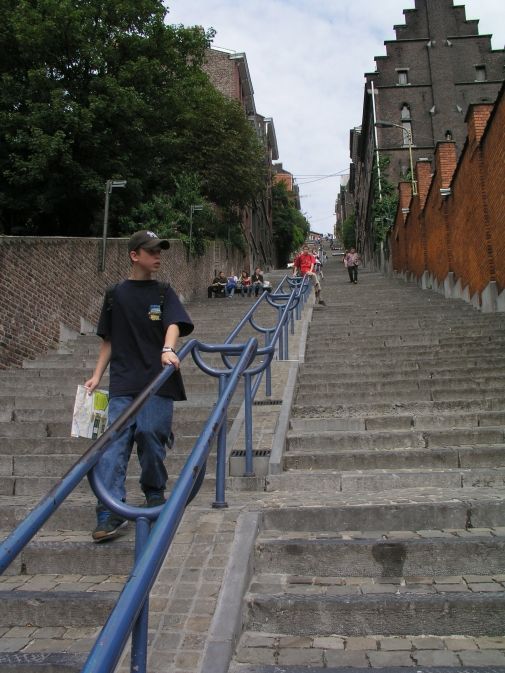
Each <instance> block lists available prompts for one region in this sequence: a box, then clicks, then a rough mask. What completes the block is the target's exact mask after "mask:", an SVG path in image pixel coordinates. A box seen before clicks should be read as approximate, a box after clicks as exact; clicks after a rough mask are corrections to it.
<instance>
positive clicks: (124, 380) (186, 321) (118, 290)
mask: <svg viewBox="0 0 505 673" xmlns="http://www.w3.org/2000/svg"><path fill="white" fill-rule="evenodd" d="M162 294H164V300H163V302H161V296H162ZM161 303H163V307H162V306H161ZM174 324H177V325H178V326H179V330H180V334H181V336H186V335H187V334H190V333H191V332H192V331H193V328H194V326H193V322H192V321H191V318H190V317H189V315H188V313H187V312H186V309H185V308H184V306H183V305H182V304H181V302H180V301H179V298H178V297H177V295H176V294H175V292H174V291H173V289H172V288H171V287H167V288H166V290H165V292H163V285H161V284H160V283H158V281H157V280H125V281H123V282H122V283H118V284H117V285H116V286H115V287H114V288H113V290H112V301H110V302H108V301H107V299H105V301H104V304H103V307H102V312H101V314H100V320H99V322H98V328H97V334H98V336H100V337H102V338H103V339H107V340H108V341H110V342H111V360H110V385H109V395H110V397H120V396H122V395H138V393H140V391H141V390H143V389H144V388H145V387H146V385H148V384H149V383H151V381H152V380H153V379H154V378H155V376H157V375H158V374H159V373H160V372H161V371H162V369H163V367H162V365H161V349H162V348H163V345H164V342H165V333H166V331H167V328H168V327H169V325H174ZM157 394H158V395H162V396H163V397H171V398H173V399H174V400H185V399H186V393H185V391H184V385H183V382H182V377H181V375H180V373H179V372H175V373H174V374H172V376H171V377H170V378H169V379H168V381H167V382H166V383H165V384H164V385H163V386H162V387H161V388H160V390H159V391H158V393H157Z"/></svg>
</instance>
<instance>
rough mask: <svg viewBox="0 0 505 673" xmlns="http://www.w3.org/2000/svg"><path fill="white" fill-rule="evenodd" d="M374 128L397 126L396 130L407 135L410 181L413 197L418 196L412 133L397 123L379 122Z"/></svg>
mask: <svg viewBox="0 0 505 673" xmlns="http://www.w3.org/2000/svg"><path fill="white" fill-rule="evenodd" d="M374 126H376V127H378V128H380V129H387V128H392V127H394V126H396V128H398V129H401V130H402V131H403V132H404V133H406V134H407V142H408V146H409V160H410V181H411V183H412V194H413V196H416V195H417V180H416V179H415V176H414V162H413V160H412V132H411V130H410V129H408V128H406V127H405V126H402V125H401V124H396V123H395V122H385V121H379V120H377V121H376V122H375V124H374Z"/></svg>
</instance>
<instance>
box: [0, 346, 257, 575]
mask: <svg viewBox="0 0 505 673" xmlns="http://www.w3.org/2000/svg"><path fill="white" fill-rule="evenodd" d="M243 348H244V346H243V344H235V345H232V344H222V345H219V344H218V345H210V344H203V343H201V342H199V341H197V340H196V339H191V340H190V341H188V342H187V343H186V344H184V346H183V347H182V348H181V349H180V351H179V352H178V357H179V360H180V361H182V360H184V358H185V357H186V356H187V355H188V354H189V353H191V354H192V355H193V359H195V358H194V353H195V352H197V351H198V350H205V351H206V352H215V353H218V352H222V351H226V352H227V353H228V354H241V353H242V351H243ZM174 371H175V368H174V367H173V365H170V366H168V367H166V368H165V369H164V370H163V371H162V372H160V374H159V375H158V376H157V377H156V378H155V379H154V380H153V381H152V382H151V383H150V384H149V385H148V386H146V387H145V388H144V390H143V391H142V392H141V393H140V394H139V395H138V396H137V397H136V398H135V399H134V400H133V402H132V403H131V405H130V406H129V407H128V408H127V409H126V410H125V411H124V412H123V413H122V414H121V415H120V416H119V417H118V418H117V419H116V420H115V421H114V423H112V424H111V425H110V426H109V428H107V430H106V431H105V432H104V433H103V435H101V436H100V437H99V438H98V439H97V440H96V441H95V442H93V444H92V445H91V446H90V447H89V449H88V450H87V451H86V452H85V453H84V454H83V455H82V456H81V457H80V458H79V459H78V460H77V462H76V463H75V464H74V465H73V466H72V467H71V468H70V469H69V470H68V472H66V474H65V475H64V476H63V477H62V478H61V480H60V481H59V482H58V483H57V484H56V485H55V486H53V488H52V489H51V490H50V491H49V493H48V494H47V495H46V496H45V497H44V498H42V500H41V501H40V502H39V503H38V505H36V507H35V508H34V509H33V510H32V511H31V512H30V513H29V514H28V516H27V517H26V518H25V519H24V520H23V521H22V522H21V523H20V524H19V525H18V526H17V527H16V528H15V529H14V531H12V533H11V534H10V535H9V536H8V537H7V538H6V539H5V540H4V541H3V542H2V543H1V544H0V574H1V573H2V572H4V570H5V569H6V568H7V567H8V566H9V565H10V563H12V561H13V560H14V559H15V558H16V556H17V555H18V554H19V552H20V551H21V550H22V549H23V547H24V546H25V545H26V544H28V542H30V540H31V539H32V538H33V537H34V536H35V535H36V533H37V532H38V531H39V530H40V528H42V526H43V525H44V523H45V522H46V521H47V520H48V519H49V517H50V516H52V514H54V512H55V511H56V510H57V509H58V507H59V506H60V505H61V504H62V503H63V501H64V500H65V499H66V498H67V496H68V495H69V494H70V493H71V492H72V491H73V490H74V489H75V488H76V486H78V485H79V484H80V482H81V481H82V479H83V478H84V477H85V476H86V475H87V474H89V472H90V470H91V469H92V468H93V467H94V466H95V465H96V463H97V462H98V460H99V458H100V456H101V455H102V454H103V452H104V451H105V449H106V448H107V446H108V445H109V443H110V442H111V441H112V440H113V439H114V438H115V437H116V436H117V434H118V433H120V432H121V430H122V429H123V427H124V426H125V424H126V423H127V421H128V420H129V419H130V418H131V417H132V416H134V415H135V414H136V413H137V411H138V410H139V409H140V407H141V406H142V405H143V404H144V403H145V401H146V400H147V399H148V398H149V397H151V395H154V394H155V393H156V392H157V391H158V390H159V388H160V387H161V386H162V385H163V384H164V383H165V382H166V381H167V379H169V378H170V376H171V375H172V374H173V373H174ZM228 373H230V372H228ZM106 500H107V501H108V500H109V496H108V495H107V494H104V501H106ZM106 504H107V503H106ZM114 509H115V510H116V511H117V513H118V514H120V515H121V516H124V517H125V518H135V516H130V515H129V514H130V511H131V510H133V509H135V510H140V508H129V507H128V506H127V505H125V504H124V503H118V505H117V506H114ZM145 511H146V510H143V513H145ZM152 511H153V512H154V511H155V512H156V515H157V513H158V512H159V508H157V509H156V510H152ZM136 513H137V512H135V513H134V514H136ZM151 518H156V516H152V517H151Z"/></svg>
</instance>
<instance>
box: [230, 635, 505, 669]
mask: <svg viewBox="0 0 505 673" xmlns="http://www.w3.org/2000/svg"><path fill="white" fill-rule="evenodd" d="M414 666H415V667H416V668H414ZM420 667H422V668H420ZM504 667H505V642H504V638H503V637H496V638H486V637H478V636H477V637H473V636H462V635H444V636H432V635H428V636H416V635H412V634H409V635H405V636H384V635H377V634H375V635H370V636H345V635H341V634H333V635H331V636H324V635H321V634H317V635H307V636H293V635H289V634H285V633H261V632H260V633H258V632H254V631H246V632H245V633H243V635H242V637H241V639H240V643H239V646H238V648H237V654H236V660H235V661H234V662H233V663H232V665H231V667H230V669H229V672H230V673H302V671H312V673H323V672H324V673H365V671H367V672H368V673H369V672H370V670H371V669H377V670H381V671H387V672H388V673H408V672H409V671H410V672H412V671H414V670H417V671H420V672H422V673H503V670H504Z"/></svg>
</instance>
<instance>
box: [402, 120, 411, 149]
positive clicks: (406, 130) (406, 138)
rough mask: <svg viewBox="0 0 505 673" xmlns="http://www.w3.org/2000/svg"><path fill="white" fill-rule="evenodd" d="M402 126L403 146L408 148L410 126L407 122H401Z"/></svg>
mask: <svg viewBox="0 0 505 673" xmlns="http://www.w3.org/2000/svg"><path fill="white" fill-rule="evenodd" d="M402 126H403V146H404V147H408V146H409V145H410V144H411V143H412V124H411V123H410V122H409V121H405V120H403V121H402Z"/></svg>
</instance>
